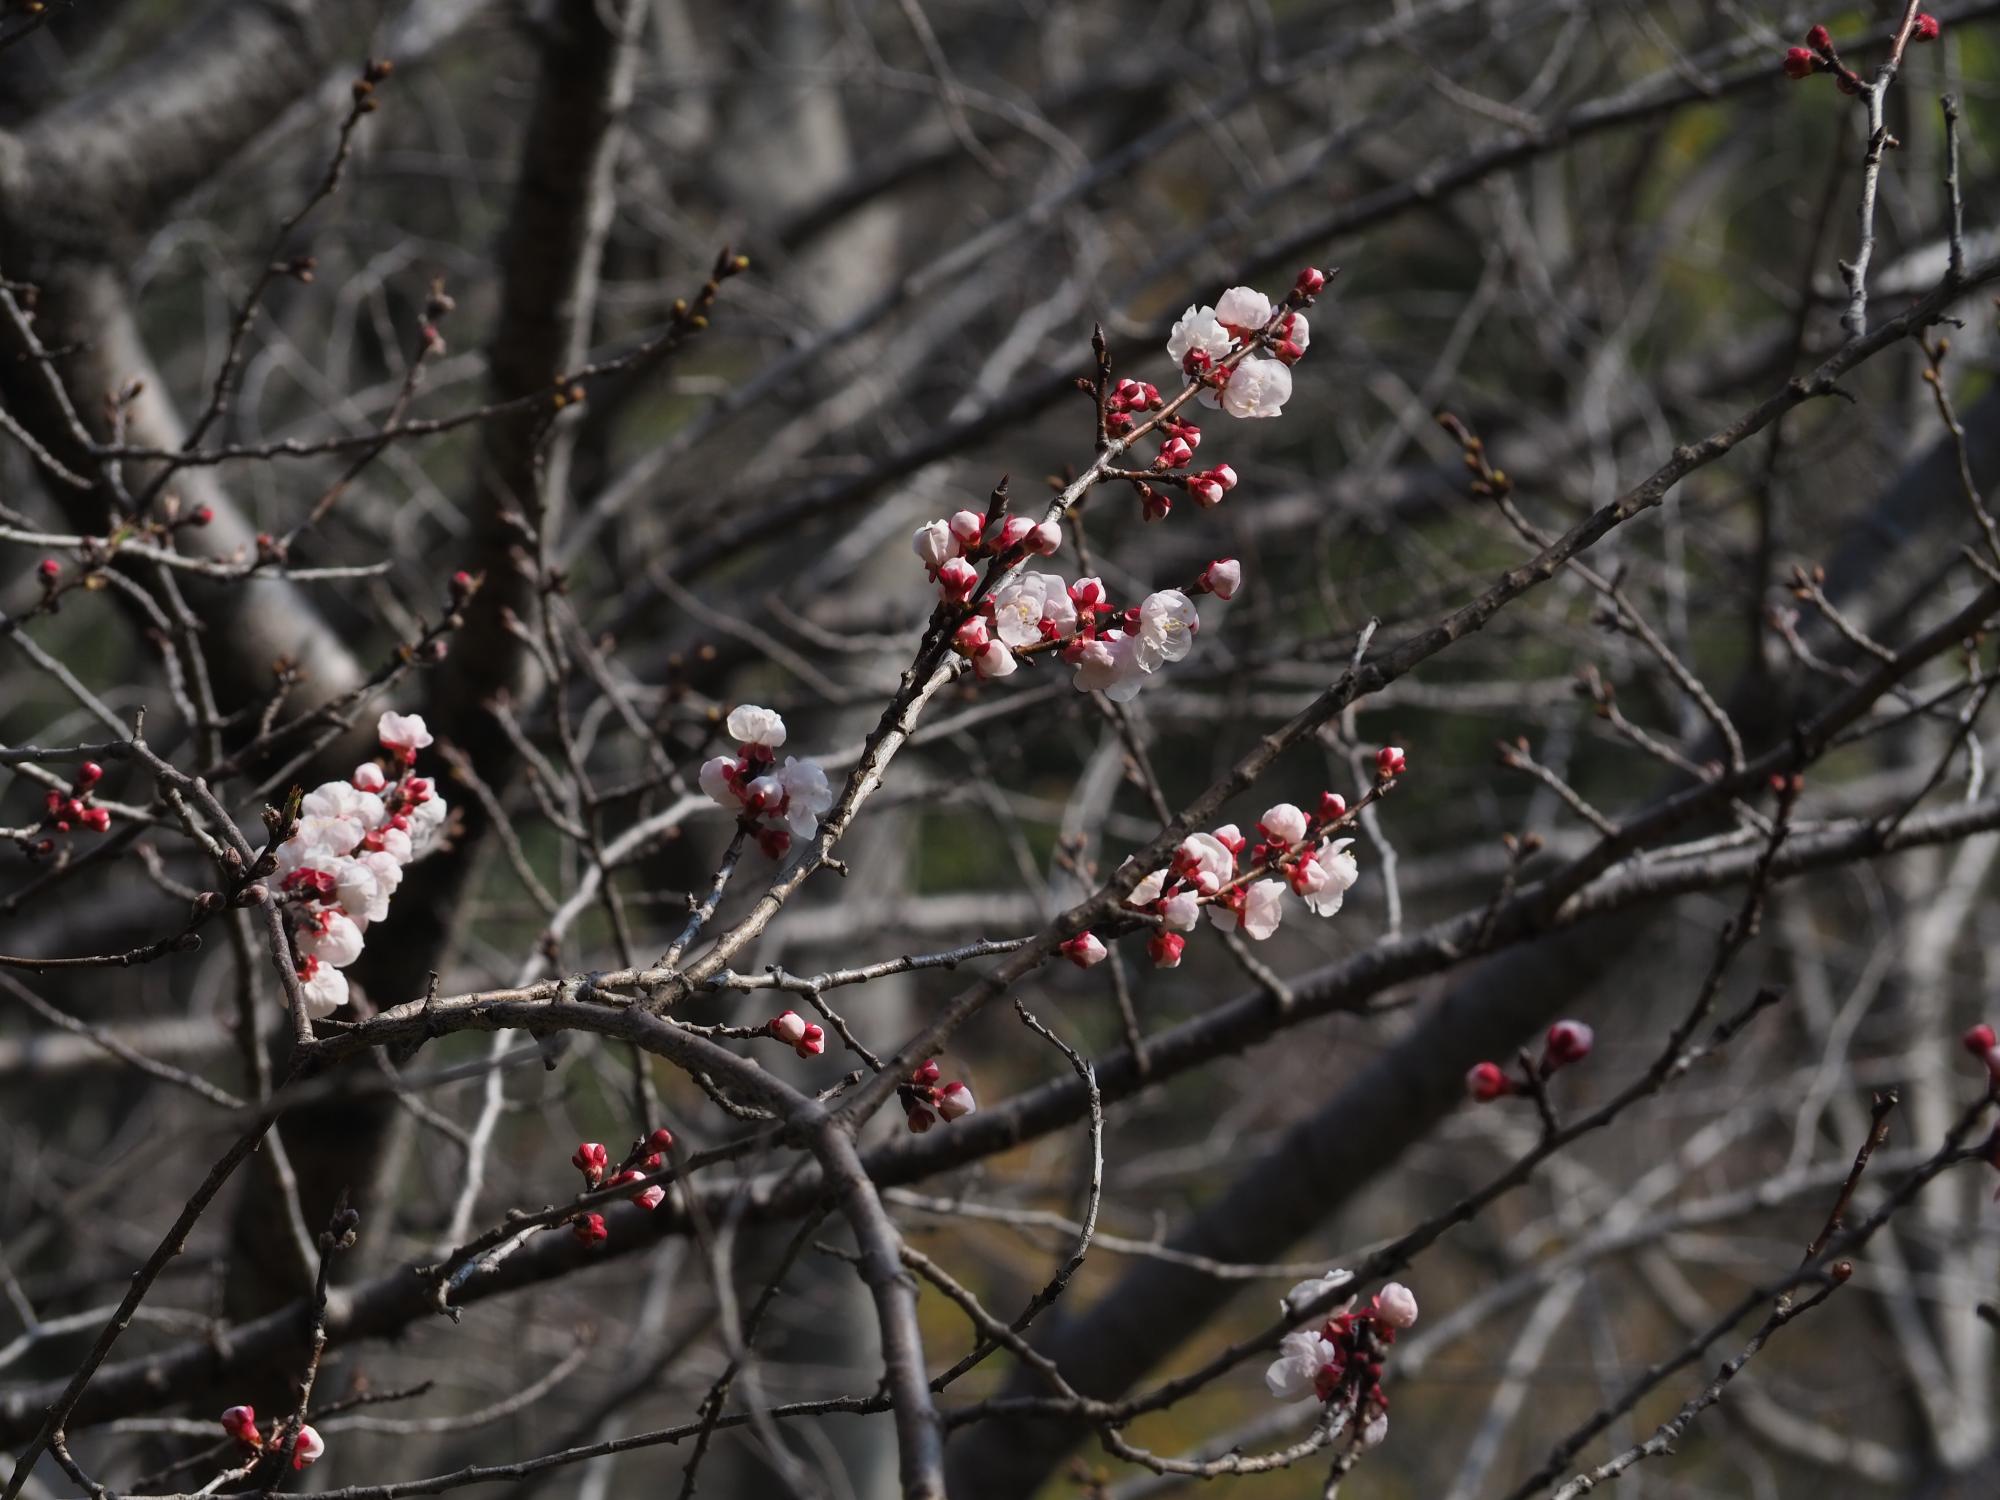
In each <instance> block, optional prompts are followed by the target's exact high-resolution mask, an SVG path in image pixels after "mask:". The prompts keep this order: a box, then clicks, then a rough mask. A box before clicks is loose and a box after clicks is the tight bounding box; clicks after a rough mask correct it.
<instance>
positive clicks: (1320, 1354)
mask: <svg viewBox="0 0 2000 1500" xmlns="http://www.w3.org/2000/svg"><path fill="white" fill-rule="evenodd" d="M1350 1279H1351V1278H1350V1277H1349V1276H1348V1275H1347V1273H1346V1272H1345V1271H1335V1272H1333V1273H1332V1274H1331V1275H1328V1276H1325V1277H1322V1278H1320V1279H1318V1280H1316V1281H1302V1282H1300V1283H1299V1284H1298V1285H1297V1286H1295V1287H1293V1288H1292V1290H1291V1291H1290V1292H1289V1293H1288V1294H1287V1295H1286V1297H1285V1299H1284V1301H1282V1302H1280V1303H1279V1304H1278V1306H1279V1310H1280V1311H1281V1312H1283V1313H1287V1314H1289V1313H1291V1311H1292V1309H1293V1308H1294V1307H1297V1306H1300V1305H1302V1304H1304V1303H1307V1302H1311V1301H1313V1300H1315V1299H1317V1298H1318V1297H1320V1296H1322V1295H1323V1294H1325V1293H1326V1292H1329V1291H1332V1290H1334V1289H1335V1288H1337V1287H1339V1286H1342V1285H1345V1284H1346V1283H1347V1281H1349V1280H1350ZM1354 1304H1355V1299H1354V1298H1352V1297H1350V1298H1348V1299H1347V1302H1346V1304H1345V1305H1344V1306H1343V1307H1342V1308H1341V1310H1340V1311H1339V1312H1337V1313H1335V1314H1334V1315H1333V1316H1332V1317H1330V1318H1328V1319H1327V1320H1326V1322H1325V1323H1323V1324H1321V1325H1320V1326H1319V1327H1318V1328H1301V1329H1299V1330H1297V1331H1296V1332H1293V1333H1288V1334H1286V1335H1285V1337H1284V1338H1283V1340H1282V1341H1280V1343H1279V1345H1278V1357H1277V1358H1276V1359H1275V1360H1273V1361H1272V1362H1271V1365H1270V1367H1269V1368H1268V1369H1267V1370H1265V1371H1264V1385H1265V1388H1266V1389H1268V1390H1269V1391H1270V1393H1271V1394H1272V1395H1273V1396H1275V1397H1277V1399H1278V1400H1280V1401H1299V1400H1302V1399H1304V1398H1305V1397H1307V1396H1312V1397H1314V1398H1315V1399H1317V1400H1318V1401H1320V1402H1322V1403H1323V1404H1328V1405H1331V1404H1333V1403H1336V1402H1337V1403H1339V1406H1340V1409H1341V1410H1342V1411H1343V1412H1344V1413H1345V1414H1346V1416H1347V1418H1348V1420H1349V1422H1350V1423H1352V1424H1353V1425H1354V1428H1355V1430H1356V1431H1358V1433H1359V1438H1360V1443H1361V1445H1362V1446H1363V1447H1365V1448H1372V1447H1374V1446H1375V1445H1376V1444H1377V1443H1379V1442H1381V1441H1382V1439H1383V1438H1385V1437H1387V1436H1388V1435H1389V1397H1388V1395H1387V1394H1386V1393H1385V1392H1384V1391H1383V1389H1382V1366H1383V1364H1384V1362H1385V1361H1387V1359H1388V1357H1389V1348H1390V1346H1391V1345H1392V1344H1394V1343H1395V1342H1396V1335H1397V1334H1398V1333H1399V1332H1401V1331H1402V1330H1403V1329H1405V1328H1409V1327H1412V1326H1414V1325H1415V1323H1416V1321H1417V1299H1416V1295H1415V1294H1414V1293H1413V1292H1411V1290H1410V1289H1409V1288H1408V1287H1406V1286H1404V1285H1403V1284H1402V1283H1401V1282H1400V1281H1392V1282H1390V1283H1389V1284H1388V1285H1387V1286H1385V1287H1383V1288H1382V1290H1381V1291H1379V1292H1377V1293H1376V1294H1375V1296H1374V1297H1373V1298H1372V1299H1370V1301H1369V1304H1368V1306H1367V1307H1365V1308H1363V1309H1362V1310H1361V1311H1359V1312H1357V1311H1355V1307H1354Z"/></svg>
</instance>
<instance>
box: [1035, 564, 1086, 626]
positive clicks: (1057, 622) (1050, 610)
mask: <svg viewBox="0 0 2000 1500" xmlns="http://www.w3.org/2000/svg"><path fill="white" fill-rule="evenodd" d="M1033 576H1035V577H1036V578H1039V579H1041V581H1042V619H1043V620H1044V621H1045V622H1046V623H1047V624H1049V625H1051V626H1053V627H1054V629H1055V633H1056V637H1057V639H1059V640H1068V639H1069V637H1071V636H1072V635H1075V634H1076V603H1075V601H1074V600H1072V599H1071V598H1070V596H1069V587H1068V585H1067V584H1065V583H1064V582H1063V581H1062V579H1061V578H1060V577H1058V576H1057V575H1056V574H1054V573H1037V574H1035V575H1033Z"/></svg>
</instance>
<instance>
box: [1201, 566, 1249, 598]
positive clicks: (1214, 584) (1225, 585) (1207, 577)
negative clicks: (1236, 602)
mask: <svg viewBox="0 0 2000 1500" xmlns="http://www.w3.org/2000/svg"><path fill="white" fill-rule="evenodd" d="M1194 586H1195V592H1196V593H1200V594H1213V595H1215V597H1216V598H1218V599H1222V600H1229V599H1234V598H1235V597H1236V591H1237V590H1238V589H1239V588H1241V587H1242V586H1243V564H1242V563H1240V562H1238V561H1237V560H1236V559H1235V558H1233V557H1218V558H1217V559H1216V560H1215V561H1214V562H1212V563H1210V564H1209V565H1208V566H1207V567H1205V568H1203V569H1202V570H1201V577H1200V578H1198V579H1196V580H1195V585H1194Z"/></svg>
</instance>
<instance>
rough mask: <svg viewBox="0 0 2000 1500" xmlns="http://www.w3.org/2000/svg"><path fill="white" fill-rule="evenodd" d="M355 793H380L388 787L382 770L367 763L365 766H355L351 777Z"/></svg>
mask: <svg viewBox="0 0 2000 1500" xmlns="http://www.w3.org/2000/svg"><path fill="white" fill-rule="evenodd" d="M352 780H353V782H354V789H355V790H356V791H357V792H375V793H378V794H379V793H380V792H381V791H382V790H383V789H384V788H385V787H387V786H388V785H389V778H388V777H387V776H384V775H383V774H382V768H381V767H380V766H378V765H376V764H375V762H374V761H372V760H371V761H369V762H368V764H366V765H365V766H356V767H355V768H354V775H353V777H352Z"/></svg>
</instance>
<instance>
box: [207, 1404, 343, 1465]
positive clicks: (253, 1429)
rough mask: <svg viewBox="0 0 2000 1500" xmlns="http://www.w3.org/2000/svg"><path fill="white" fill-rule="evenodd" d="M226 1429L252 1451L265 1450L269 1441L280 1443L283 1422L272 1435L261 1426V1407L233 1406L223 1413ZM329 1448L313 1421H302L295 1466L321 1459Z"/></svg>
mask: <svg viewBox="0 0 2000 1500" xmlns="http://www.w3.org/2000/svg"><path fill="white" fill-rule="evenodd" d="M222 1430H223V1432H225V1433H226V1434H228V1436H229V1437H231V1438H232V1439H234V1440H235V1442H236V1443H237V1444H238V1446H240V1447H242V1448H244V1449H247V1450H248V1451H250V1452H252V1453H261V1452H262V1451H264V1449H265V1448H266V1447H267V1446H269V1444H272V1443H276V1442H277V1441H278V1440H279V1437H280V1435H281V1433H282V1432H283V1430H284V1428H283V1424H280V1425H279V1426H278V1427H277V1428H275V1429H273V1431H272V1433H271V1436H270V1438H269V1439H268V1441H267V1440H266V1438H265V1436H264V1434H263V1433H262V1432H260V1431H259V1430H258V1427H257V1408H256V1407H254V1406H232V1407H230V1408H229V1409H228V1410H227V1411H225V1412H223V1414H222ZM325 1452H326V1440H325V1439H324V1438H322V1437H321V1436H320V1435H319V1430H318V1429H317V1428H315V1427H314V1426H312V1424H311V1423H305V1424H302V1425H301V1426H300V1428H299V1430H298V1431H297V1432H296V1433H294V1434H293V1436H292V1454H291V1458H292V1467H293V1468H294V1469H303V1468H306V1467H308V1466H310V1465H312V1464H314V1463H317V1462H318V1461H319V1458H320V1455H322V1454H323V1453H325Z"/></svg>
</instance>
